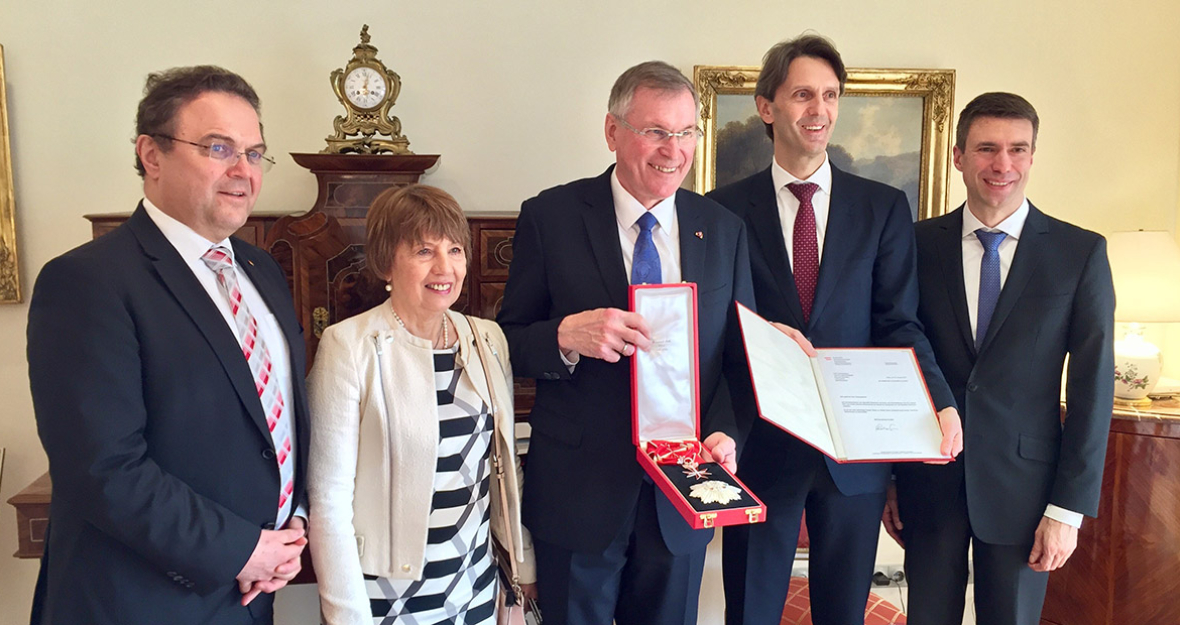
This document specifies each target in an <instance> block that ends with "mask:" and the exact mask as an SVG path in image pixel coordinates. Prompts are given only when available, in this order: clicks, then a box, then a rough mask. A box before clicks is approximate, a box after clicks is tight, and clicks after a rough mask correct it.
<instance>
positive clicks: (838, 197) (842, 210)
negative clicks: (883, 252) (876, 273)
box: [811, 165, 864, 319]
mask: <svg viewBox="0 0 1180 625" xmlns="http://www.w3.org/2000/svg"><path fill="white" fill-rule="evenodd" d="M851 194H852V193H851V191H850V189H849V185H848V182H847V181H846V179H845V174H844V172H843V171H840V170H839V169H837V168H836V166H835V165H833V166H832V196H831V199H830V200H829V201H828V223H827V224H826V225H825V226H824V253H823V257H821V258H820V261H819V278H818V279H817V280H816V283H815V298H814V299H813V300H812V302H811V318H812V319H818V318H820V317H821V316H822V315H823V310H824V306H825V305H826V304H827V302H828V299H830V298H831V295H832V293H833V292H835V290H836V289H837V288H838V287H839V284H840V276H841V274H842V273H843V271H844V265H845V263H846V262H847V261H848V255H849V254H850V253H851V252H852V251H853V250H854V248H855V246H854V245H852V244H850V243H849V242H850V241H857V240H859V239H860V230H861V229H862V228H863V227H864V225H863V222H864V220H863V219H856V215H854V214H853V208H852V207H853V206H854V205H855V202H853V200H852V198H851V197H850V196H851Z"/></svg>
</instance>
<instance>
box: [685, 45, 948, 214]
mask: <svg viewBox="0 0 1180 625" xmlns="http://www.w3.org/2000/svg"><path fill="white" fill-rule="evenodd" d="M758 71H759V68H757V67H719V66H704V65H698V66H696V67H695V68H694V71H693V81H694V82H695V83H696V87H697V91H698V92H699V93H700V95H701V124H702V127H701V128H702V130H703V131H704V136H703V137H702V139H701V143H700V145H698V147H697V153H696V162H695V163H694V170H695V178H694V190H695V191H696V192H697V193H706V192H708V191H711V190H713V189H714V188H716V187H719V186H724V185H726V184H729V183H731V182H735V181H737V180H741V179H742V178H745V177H746V176H749V175H751V174H754V173H757V172H759V171H762V170H763V169H766V168H767V167H768V166H769V165H770V161H771V157H772V156H773V153H774V148H773V145H772V144H771V141H770V138H769V137H768V136H767V135H766V130H765V125H764V124H763V123H762V119H761V118H760V117H758V111H757V109H756V108H755V106H754V84H755V83H756V82H757V80H758ZM954 93H955V71H954V70H944V69H849V70H848V81H847V82H846V83H845V87H844V95H843V96H841V97H840V113H839V117H838V118H837V121H836V125H835V129H834V131H833V133H832V140H831V142H830V143H829V145H828V156H829V158H831V159H832V164H833V165H835V166H836V167H839V168H840V169H843V170H844V171H847V172H849V173H853V174H856V175H859V176H863V177H865V178H871V179H873V180H878V181H880V182H884V183H886V184H889V185H891V186H894V187H897V188H899V189H901V190H902V191H904V192H905V194H906V196H907V198H908V199H909V203H910V211H911V213H912V215H913V218H914V219H915V220H918V219H926V218H928V217H933V216H936V215H941V214H943V213H945V212H946V210H947V205H946V204H947V176H948V174H949V170H950V153H951V152H950V148H951V135H952V134H953V128H952V123H953V122H952V114H953V110H954V106H953V104H954V103H953V100H954Z"/></svg>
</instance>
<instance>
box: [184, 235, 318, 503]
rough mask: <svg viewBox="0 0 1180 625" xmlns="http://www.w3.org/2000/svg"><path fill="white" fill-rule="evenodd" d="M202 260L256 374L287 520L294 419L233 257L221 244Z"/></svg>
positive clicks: (292, 486) (292, 484)
mask: <svg viewBox="0 0 1180 625" xmlns="http://www.w3.org/2000/svg"><path fill="white" fill-rule="evenodd" d="M201 260H203V261H205V264H206V265H208V266H209V269H212V270H213V273H215V274H217V286H218V287H220V288H221V294H222V295H224V296H225V299H226V301H228V302H229V307H230V310H231V311H232V312H233V315H234V323H235V324H236V325H237V327H238V336H240V337H241V340H242V354H244V355H245V356H246V363H247V364H249V365H250V373H252V374H254V388H255V389H256V390H257V391H258V400H259V401H260V402H262V412H263V414H265V415H266V427H268V428H270V437H271V440H272V441H273V442H274V446H275V460H276V461H277V462H278V465H279V481H280V482H281V483H282V485H283V486H282V489H281V491H280V492H279V514H278V519H279V520H280V521H285V520H286V519H287V517H288V516H289V515H290V512H291V505H292V501H291V493H292V492H293V491H294V490H295V462H294V460H293V459H292V458H291V420H290V419H287V418H284V417H285V416H286V414H285V410H284V408H285V403H284V402H283V392H282V391H281V390H280V389H279V381H278V379H277V378H276V377H274V376H273V375H272V374H271V359H270V352H269V351H267V349H266V344H265V343H264V342H263V341H262V337H261V336H259V334H258V323H257V322H256V321H255V320H254V316H253V315H251V314H250V310H249V309H248V308H246V303H245V302H243V301H242V292H241V290H239V289H238V276H237V274H236V273H235V272H234V259H233V257H232V256H230V253H229V250H228V249H226V248H224V247H222V246H220V245H217V246H213V247H211V248H209V251H208V252H205V255H204V256H202V257H201Z"/></svg>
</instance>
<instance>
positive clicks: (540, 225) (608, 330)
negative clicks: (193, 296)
mask: <svg viewBox="0 0 1180 625" xmlns="http://www.w3.org/2000/svg"><path fill="white" fill-rule="evenodd" d="M697 105H698V100H697V94H696V90H695V89H694V88H693V86H692V83H691V82H689V81H688V79H687V78H685V77H684V75H683V74H681V73H680V72H679V71H678V70H676V69H675V68H674V67H672V66H670V65H668V64H666V63H661V62H655V61H652V62H647V63H642V64H640V65H637V66H635V67H632V68H631V69H629V70H627V71H626V72H624V73H623V75H622V76H620V77H619V78H618V80H617V81H616V82H615V84H614V87H613V88H612V89H611V94H610V100H609V103H608V111H609V112H608V113H607V115H606V126H605V132H606V143H607V147H608V148H610V150H611V151H613V152H615V159H616V162H615V165H613V166H612V167H610V168H608V169H607V170H606V171H605V172H604V173H602V174H601V175H599V176H597V177H595V178H587V179H583V180H578V181H575V182H571V183H569V184H566V185H562V186H559V187H555V188H552V189H548V190H546V191H542V192H541V193H540V194H539V195H537V197H535V198H532V199H530V200H528V201H526V202H524V204H523V205H522V206H521V210H520V217H519V219H518V221H517V226H516V236H515V240H514V243H513V252H514V258H513V261H512V266H511V268H510V271H509V276H508V284H507V287H506V289H505V293H504V300H503V307H502V309H501V311H500V315H499V317H498V318H497V320H498V321H499V323H500V325H501V326H502V327H503V328H504V333H505V334H506V335H507V337H508V345H509V348H510V350H511V356H512V365H513V369H514V370H515V372H516V374H517V375H520V376H525V377H531V378H536V379H537V399H536V403H535V405H534V407H533V410H532V414H531V415H530V417H529V423H530V424H531V425H532V437H531V441H530V446H529V456H528V460H527V462H526V468H525V471H526V475H525V483H526V484H527V487H526V488H525V489H524V506H523V508H524V510H523V515H524V523H525V525H526V526H528V528H529V530H530V531H531V532H532V534H533V540H534V545H535V550H536V557H537V583H538V591H539V593H538V594H539V595H540V607H541V612H542V613H543V614H544V615H545V623H546V624H547V625H560V624H565V623H571V624H579V625H601V624H603V623H610V622H612V620H613V621H614V622H615V623H618V624H619V625H661V624H668V625H671V624H675V625H685V624H690V623H696V621H697V618H696V615H697V603H698V596H699V594H700V584H701V575H702V572H703V567H704V558H705V548H706V546H707V545H708V542H709V540H710V539H711V538H712V536H713V531H712V530H711V529H710V530H693V529H691V528H690V526H689V525H688V524H687V523H686V522H685V521H684V519H683V518H682V517H681V516H680V514H679V513H678V512H677V511H676V509H675V508H674V507H673V506H672V503H671V502H670V501H669V500H668V498H667V497H666V496H665V495H664V494H663V493H662V492H660V491H659V490H658V489H657V488H656V487H655V486H653V484H652V483H651V481H650V480H649V479H647V478H645V476H644V473H643V469H642V468H640V466H639V464H638V462H637V461H636V458H635V446H634V444H633V443H632V438H631V436H632V434H631V429H632V425H631V424H632V421H631V391H632V389H631V377H630V370H631V368H630V366H631V363H630V357H631V356H632V355H634V354H635V350H637V349H649V348H650V347H651V345H652V340H651V339H652V331H651V330H652V329H651V328H650V327H649V325H648V323H647V322H646V321H645V320H644V319H643V318H642V317H641V316H640V315H638V314H636V313H631V312H626V310H627V308H628V302H627V287H628V284H640V283H660V282H681V281H685V282H695V283H696V284H697V289H698V297H699V301H698V319H699V342H700V354H699V357H700V360H699V369H700V401H701V404H700V413H701V432H702V433H704V434H706V437H705V440H704V447H705V449H706V451H707V452H708V454H709V457H710V458H712V459H714V460H715V461H717V462H721V463H723V464H725V465H726V466H728V467H729V468H730V469H733V468H734V467H735V461H736V460H735V456H736V447H735V444H734V441H733V438H732V436H733V433H734V431H735V427H734V413H735V408H736V411H737V412H739V413H743V414H744V415H745V418H749V414H751V413H752V408H751V406H752V401H751V390H750V386H749V378H748V375H749V373H748V369H747V367H746V363H745V354H744V351H743V348H742V342H741V336H740V333H739V329H738V327H737V318H736V309H735V306H734V303H733V302H734V300H735V299H737V300H739V301H741V302H742V303H744V304H746V305H747V306H753V286H752V283H751V278H750V267H749V261H748V258H747V251H746V234H745V229H744V227H743V225H742V223H741V220H740V219H737V218H736V217H734V216H733V215H731V214H729V213H727V212H726V211H725V209H724V208H722V207H721V206H718V205H717V204H715V203H714V202H711V201H709V200H706V199H704V198H702V197H700V196H699V195H696V194H695V193H692V192H689V191H686V190H684V189H680V183H681V182H682V181H683V180H684V176H685V175H686V174H687V172H688V169H689V167H690V166H691V165H692V157H693V151H694V150H695V148H696V141H697V138H698V136H699V131H698V130H697ZM722 375H725V377H726V379H727V381H728V387H729V393H728V394H727V393H724V392H720V393H719V392H718V389H719V388H721V387H722V386H723V385H722V381H721V378H722ZM730 396H732V397H733V402H732V405H731V400H730Z"/></svg>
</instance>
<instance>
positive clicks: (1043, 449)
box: [897, 204, 1114, 545]
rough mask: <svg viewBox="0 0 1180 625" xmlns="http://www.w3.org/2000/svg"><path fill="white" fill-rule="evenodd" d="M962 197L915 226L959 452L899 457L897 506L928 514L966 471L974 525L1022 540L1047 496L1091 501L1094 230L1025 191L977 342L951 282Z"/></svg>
mask: <svg viewBox="0 0 1180 625" xmlns="http://www.w3.org/2000/svg"><path fill="white" fill-rule="evenodd" d="M964 210H966V209H965V208H963V207H960V208H959V209H958V210H956V211H954V212H952V213H950V214H948V215H945V216H943V217H939V218H937V219H931V220H927V221H922V222H919V223H918V225H917V228H916V230H917V240H918V259H919V267H920V269H919V271H918V276H919V283H920V285H921V306H920V307H919V316H920V318H921V319H922V322H923V323H925V324H926V333H927V335H928V336H929V337H930V342H931V344H932V345H933V346H934V352H935V355H936V356H937V357H938V363H939V365H940V366H941V367H942V371H943V373H945V374H946V377H947V381H948V382H949V383H950V386H951V389H952V390H953V391H954V393H955V399H956V400H957V402H958V406H959V411H960V413H961V415H962V417H963V430H964V432H963V433H964V446H963V454H962V455H961V456H960V458H959V461H958V462H953V463H951V464H949V465H945V466H927V465H905V466H903V465H898V467H897V480H898V482H897V487H898V498H899V505H900V512H901V514H902V520H903V522H904V523H906V524H907V525H908V524H910V523H914V524H915V525H919V524H927V523H934V522H937V519H939V518H941V517H942V515H943V512H942V511H943V510H944V508H945V506H948V505H950V504H952V503H954V502H955V501H957V495H958V493H959V492H960V489H962V487H963V480H964V479H965V480H966V494H967V512H968V514H969V516H970V519H971V528H972V531H974V532H975V535H976V536H978V537H979V538H980V539H982V540H984V541H985V542H989V543H994V544H1008V545H1025V544H1032V542H1033V534H1034V532H1035V531H1036V527H1037V524H1038V523H1040V520H1041V517H1042V516H1043V515H1044V512H1045V505H1046V504H1049V503H1052V504H1054V505H1057V506H1060V507H1062V508H1065V509H1067V510H1072V511H1074V512H1080V513H1083V514H1087V515H1089V516H1095V515H1096V514H1097V513H1098V497H1099V492H1100V490H1101V487H1102V469H1103V464H1104V460H1105V458H1106V438H1107V434H1108V432H1109V428H1110V417H1111V414H1110V413H1111V409H1112V401H1113V400H1112V398H1113V397H1114V354H1113V352H1114V347H1113V346H1114V336H1113V334H1114V287H1113V286H1112V284H1111V277H1110V265H1109V263H1108V261H1107V258H1106V240H1105V239H1103V238H1102V237H1101V236H1100V235H1098V234H1095V233H1093V232H1090V231H1087V230H1083V229H1081V228H1078V227H1076V226H1073V225H1070V224H1068V223H1065V222H1063V221H1060V220H1057V219H1053V218H1052V217H1049V216H1047V215H1045V214H1044V213H1042V212H1041V211H1039V210H1037V208H1036V207H1035V206H1032V205H1031V204H1030V206H1029V214H1028V219H1027V220H1026V221H1025V224H1024V230H1023V232H1022V234H1021V237H1020V241H1019V242H1018V244H1017V246H1016V255H1015V256H1014V257H1013V259H1012V267H1011V268H1010V269H1009V271H1008V278H1007V280H1006V281H1005V282H1004V288H1003V290H1002V291H1001V292H1000V298H999V300H997V302H996V309H995V312H994V313H993V316H992V320H991V323H990V325H988V330H987V336H985V337H984V340H983V344H982V345H980V348H979V350H978V351H977V350H976V349H975V341H974V338H973V336H972V334H971V320H970V317H969V316H968V312H967V294H966V292H965V291H964V287H963V247H962V229H963V211H964ZM1066 354H1069V377H1068V379H1067V381H1066V398H1067V401H1068V408H1067V412H1066V417H1065V422H1064V427H1063V426H1062V421H1061V401H1060V400H1061V371H1062V366H1063V364H1064V362H1065V356H1066Z"/></svg>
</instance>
